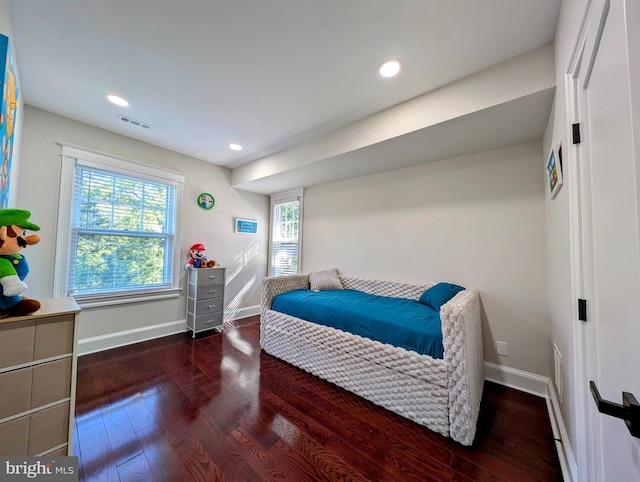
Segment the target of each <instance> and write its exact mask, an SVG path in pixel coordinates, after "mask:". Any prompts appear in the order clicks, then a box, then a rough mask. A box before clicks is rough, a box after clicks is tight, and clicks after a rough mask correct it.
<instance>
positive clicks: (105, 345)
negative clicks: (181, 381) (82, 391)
mask: <svg viewBox="0 0 640 482" xmlns="http://www.w3.org/2000/svg"><path fill="white" fill-rule="evenodd" d="M186 329H187V320H178V321H169V322H167V323H160V324H158V325H153V326H145V327H143V328H134V329H133V330H125V331H119V332H116V333H107V334H106V335H99V336H92V337H90V338H83V339H81V340H78V355H79V356H81V355H88V354H89V353H95V352H98V351H103V350H109V349H111V348H117V347H119V346H125V345H131V344H132V343H138V342H141V341H147V340H153V339H154V338H160V337H162V336H168V335H175V334H176V333H184V332H185V331H186Z"/></svg>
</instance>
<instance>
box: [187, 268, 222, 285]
mask: <svg viewBox="0 0 640 482" xmlns="http://www.w3.org/2000/svg"><path fill="white" fill-rule="evenodd" d="M224 272H225V270H224V269H220V268H199V269H198V268H191V269H190V270H189V282H190V283H195V284H197V285H198V286H203V285H214V284H224Z"/></svg>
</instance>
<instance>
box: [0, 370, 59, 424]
mask: <svg viewBox="0 0 640 482" xmlns="http://www.w3.org/2000/svg"><path fill="white" fill-rule="evenodd" d="M0 393H2V394H3V395H2V397H0V419H3V418H6V417H10V416H12V415H17V414H19V413H22V412H26V411H27V410H31V409H33V408H38V407H42V406H43V405H47V404H49V403H53V402H56V401H58V400H62V399H64V398H69V397H70V396H71V357H69V358H65V359H62V360H56V361H52V362H48V363H43V364H42V365H36V366H33V367H26V368H21V369H20V370H14V371H11V372H6V373H0Z"/></svg>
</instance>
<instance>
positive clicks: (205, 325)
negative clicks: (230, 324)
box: [194, 311, 222, 332]
mask: <svg viewBox="0 0 640 482" xmlns="http://www.w3.org/2000/svg"><path fill="white" fill-rule="evenodd" d="M218 326H222V311H218V312H217V313H211V314H209V315H202V316H196V322H195V330H194V331H196V332H197V331H201V330H208V329H210V328H216V327H218Z"/></svg>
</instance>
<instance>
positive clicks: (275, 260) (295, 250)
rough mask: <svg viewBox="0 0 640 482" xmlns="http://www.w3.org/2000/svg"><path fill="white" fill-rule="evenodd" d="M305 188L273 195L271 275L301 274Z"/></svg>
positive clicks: (270, 243) (270, 251)
mask: <svg viewBox="0 0 640 482" xmlns="http://www.w3.org/2000/svg"><path fill="white" fill-rule="evenodd" d="M302 199H303V191H302V189H299V190H296V191H288V192H285V193H281V194H276V195H273V196H271V229H270V239H269V246H270V249H269V276H283V275H291V274H297V273H300V269H301V263H300V261H301V254H302V253H301V249H300V247H301V245H302Z"/></svg>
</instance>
